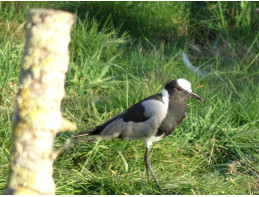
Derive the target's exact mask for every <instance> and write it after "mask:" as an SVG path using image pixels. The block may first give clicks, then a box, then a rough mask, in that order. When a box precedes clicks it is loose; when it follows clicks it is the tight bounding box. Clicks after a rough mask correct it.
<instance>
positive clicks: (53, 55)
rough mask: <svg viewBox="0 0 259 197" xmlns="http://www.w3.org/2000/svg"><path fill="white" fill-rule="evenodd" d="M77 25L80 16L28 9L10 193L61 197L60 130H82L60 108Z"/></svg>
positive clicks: (8, 184)
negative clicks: (57, 170)
mask: <svg viewBox="0 0 259 197" xmlns="http://www.w3.org/2000/svg"><path fill="white" fill-rule="evenodd" d="M73 22H74V15H73V14H71V13H68V12H64V11H57V10H47V9H30V10H29V11H28V19H27V23H26V44H25V48H24V54H23V58H22V63H21V70H20V77H19V90H18V93H17V97H16V105H17V106H16V108H15V112H14V115H13V120H12V121H13V128H12V148H11V157H10V163H9V177H8V182H7V188H6V189H5V191H4V192H3V193H4V194H47V195H49V194H55V183H54V180H53V178H52V174H53V170H52V165H53V162H54V160H55V158H56V156H57V154H58V152H57V151H55V150H54V148H53V144H54V139H55V136H56V134H57V133H58V132H61V131H65V130H75V129H76V125H75V124H73V123H72V122H70V121H68V120H65V119H63V118H62V115H61V110H60V105H61V100H62V98H63V96H64V80H65V73H66V72H67V69H68V62H69V51H68V45H69V42H70V32H71V28H72V24H73Z"/></svg>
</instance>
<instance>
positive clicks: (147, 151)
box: [144, 148, 162, 191]
mask: <svg viewBox="0 0 259 197" xmlns="http://www.w3.org/2000/svg"><path fill="white" fill-rule="evenodd" d="M148 156H149V148H146V154H145V157H144V160H145V164H146V169H147V180H148V181H149V171H150V172H151V175H152V177H153V179H154V181H155V183H156V185H157V187H158V188H159V189H160V190H161V188H160V186H159V184H158V180H157V178H156V177H155V174H154V172H153V170H152V168H151V164H150V161H149V157H148ZM161 191H162V190H161Z"/></svg>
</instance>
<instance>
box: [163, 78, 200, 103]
mask: <svg viewBox="0 0 259 197" xmlns="http://www.w3.org/2000/svg"><path fill="white" fill-rule="evenodd" d="M165 89H166V90H167V91H168V93H169V94H177V95H179V97H180V98H183V99H189V98H195V99H197V100H200V101H202V98H201V97H200V96H198V95H197V94H195V93H194V92H192V89H191V83H190V82H189V81H187V80H185V79H176V80H173V81H171V82H169V83H167V84H166V85H165Z"/></svg>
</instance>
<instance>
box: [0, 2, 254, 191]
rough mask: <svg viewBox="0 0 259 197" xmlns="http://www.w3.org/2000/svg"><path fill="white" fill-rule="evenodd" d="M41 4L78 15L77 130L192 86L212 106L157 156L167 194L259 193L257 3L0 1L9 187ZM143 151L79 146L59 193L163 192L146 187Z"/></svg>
mask: <svg viewBox="0 0 259 197" xmlns="http://www.w3.org/2000/svg"><path fill="white" fill-rule="evenodd" d="M32 7H42V8H52V9H61V10H67V11H70V12H73V13H75V14H76V15H77V22H76V24H75V25H74V27H73V31H72V41H71V44H70V57H71V58H70V67H69V72H68V73H67V78H66V86H65V89H66V97H65V98H64V100H63V103H62V111H63V113H64V115H65V116H66V117H67V118H69V119H71V120H72V121H74V122H76V123H77V125H78V128H79V129H78V130H79V131H82V130H84V129H88V128H90V127H93V126H96V125H98V124H100V123H102V122H104V121H105V120H107V119H108V118H109V117H111V116H113V115H115V114H117V113H118V112H121V111H123V110H125V109H126V108H127V107H129V106H131V105H133V104H134V103H136V102H137V101H139V100H141V99H143V98H145V97H147V96H149V95H151V94H154V93H159V92H161V90H162V88H163V85H164V84H165V83H166V82H167V81H170V80H173V79H176V78H185V79H188V80H189V81H190V82H191V83H192V89H193V90H194V92H197V93H198V94H199V95H200V96H201V97H203V99H204V102H202V103H200V102H197V101H195V100H191V101H189V104H188V105H189V114H188V116H187V117H186V118H185V120H184V121H183V122H182V123H181V124H180V125H179V126H178V127H177V128H176V129H175V130H174V132H172V134H171V135H169V136H168V137H166V138H165V139H163V140H162V141H160V142H158V143H155V144H154V145H153V148H152V151H151V163H152V167H153V169H154V170H155V174H156V176H157V177H158V178H159V181H160V184H161V186H162V188H163V189H164V191H165V193H166V194H211V195H212V194H259V191H258V190H259V154H258V151H259V149H258V146H259V137H258V136H259V135H258V131H259V129H258V128H259V110H258V109H259V66H258V63H259V61H258V56H259V51H258V49H259V45H258V44H259V43H258V37H259V31H258V30H259V15H256V13H255V9H256V8H258V7H259V3H258V2H248V1H246V2H0V66H1V67H0V143H1V149H0V190H2V189H3V188H4V187H5V185H6V181H7V176H8V159H9V156H10V141H11V117H12V114H13V110H14V106H15V94H16V92H17V85H18V75H19V65H20V62H21V57H22V53H23V47H24V43H25V21H26V11H27V9H28V8H32ZM183 52H184V53H187V55H188V58H189V60H190V61H191V62H192V64H193V65H194V66H195V67H196V68H199V69H200V70H202V71H203V72H204V73H206V74H205V75H204V76H197V75H195V74H194V73H192V72H190V71H189V70H188V68H187V67H186V66H185V65H184V63H183V62H182V59H181V54H182V53H183ZM70 137H71V133H62V134H60V135H58V136H57V139H56V143H55V146H56V147H59V146H60V145H61V144H62V143H64V141H65V140H66V139H68V138H70ZM144 152H145V147H144V146H143V143H142V142H140V141H121V140H110V141H104V142H99V143H91V144H88V143H81V144H80V143H79V144H77V145H76V146H75V147H74V148H72V149H70V150H67V151H66V152H64V153H63V154H62V155H60V156H59V157H58V159H57V160H56V162H55V164H54V177H55V181H56V185H57V194H70V195H73V194H160V191H158V190H157V188H156V185H155V184H154V183H153V182H152V181H151V182H150V183H148V182H147V181H146V171H145V166H144V161H143V155H144Z"/></svg>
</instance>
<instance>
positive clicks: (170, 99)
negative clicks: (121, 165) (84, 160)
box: [73, 78, 202, 189]
mask: <svg viewBox="0 0 259 197" xmlns="http://www.w3.org/2000/svg"><path fill="white" fill-rule="evenodd" d="M190 98H195V99H197V100H200V101H202V98H201V97H200V96H198V95H197V94H196V93H194V92H192V89H191V83H190V82H189V81H187V80H186V79H182V78H180V79H175V80H173V81H170V82H168V83H166V85H165V87H164V89H163V90H162V93H161V94H155V95H152V96H149V97H148V98H145V99H143V100H141V101H139V102H138V103H136V104H134V105H133V106H131V107H130V108H129V109H127V110H125V111H123V112H121V113H119V114H117V115H115V116H113V117H112V118H110V119H109V120H107V121H106V122H104V123H103V124H101V125H98V126H96V127H94V128H91V129H89V130H86V131H83V132H79V133H75V134H74V135H73V137H74V138H79V137H82V136H95V138H94V140H96V141H99V140H108V139H114V138H119V139H123V140H142V141H143V142H144V143H145V145H146V152H145V155H144V162H145V165H146V173H147V180H148V181H149V173H151V175H152V177H153V180H154V182H155V183H156V185H157V186H158V188H160V189H161V187H160V186H159V183H158V179H157V178H156V176H155V174H154V171H153V169H152V167H151V163H150V160H149V152H150V148H151V145H152V143H153V142H156V141H159V140H161V139H163V138H164V137H166V136H168V135H169V134H170V133H171V132H172V131H173V130H174V129H175V127H176V126H177V125H178V124H180V123H181V122H182V120H183V119H184V118H185V116H186V114H187V100H188V99H190ZM89 141H90V140H89ZM91 141H93V140H91Z"/></svg>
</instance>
